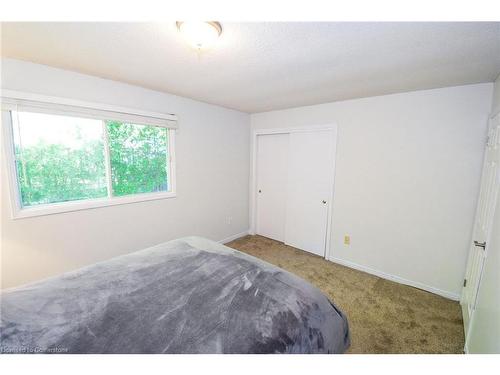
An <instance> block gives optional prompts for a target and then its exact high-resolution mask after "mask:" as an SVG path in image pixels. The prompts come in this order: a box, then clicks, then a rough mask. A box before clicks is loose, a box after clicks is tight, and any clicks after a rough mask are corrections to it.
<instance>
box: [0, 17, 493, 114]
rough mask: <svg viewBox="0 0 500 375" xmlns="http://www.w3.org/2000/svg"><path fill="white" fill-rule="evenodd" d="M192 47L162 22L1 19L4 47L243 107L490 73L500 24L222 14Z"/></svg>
mask: <svg viewBox="0 0 500 375" xmlns="http://www.w3.org/2000/svg"><path fill="white" fill-rule="evenodd" d="M222 26H223V29H224V31H223V34H222V37H221V38H220V40H219V43H218V44H217V45H216V46H215V47H214V48H213V49H212V50H210V51H207V52H204V53H202V54H201V55H198V54H197V52H195V51H194V50H192V49H190V47H189V46H188V45H187V44H186V43H185V42H184V40H183V39H182V38H181V36H180V35H179V34H178V33H177V31H176V29H175V23H174V22H166V23H164V24H159V23H3V24H2V55H3V56H5V57H11V58H16V59H22V60H28V61H33V62H36V63H41V64H46V65H51V66H55V67H60V68H64V69H69V70H74V71H78V72H82V73H87V74H92V75H96V76H99V77H103V78H108V79H113V80H117V81H123V82H127V83H131V84H135V85H139V86H143V87H147V88H151V89H155V90H159V91H164V92H168V93H172V94H177V95H181V96H185V97H189V98H193V99H197V100H201V101H204V102H208V103H213V104H217V105H221V106H224V107H228V108H234V109H237V110H241V111H244V112H250V113H254V112H262V111H268V110H273V109H281V108H289V107H296V106H303V105H310V104H319V103H325V102H331V101H337V100H344V99H351V98H359V97H367V96H374V95H383V94H390V93H396V92H403V91H412V90H420V89H430V88H437V87H445V86H456V85H463V84H471V83H480V82H491V81H494V79H495V78H496V76H497V75H498V74H499V72H500V23H338V22H332V23H224V22H222Z"/></svg>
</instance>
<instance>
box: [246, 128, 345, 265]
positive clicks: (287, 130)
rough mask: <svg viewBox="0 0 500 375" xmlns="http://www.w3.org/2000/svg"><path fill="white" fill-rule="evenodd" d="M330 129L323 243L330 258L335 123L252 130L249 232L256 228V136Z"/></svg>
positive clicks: (326, 254)
mask: <svg viewBox="0 0 500 375" xmlns="http://www.w3.org/2000/svg"><path fill="white" fill-rule="evenodd" d="M324 130H331V131H332V133H333V165H332V170H333V173H332V182H331V196H330V202H331V204H329V205H328V214H327V223H326V244H325V255H324V258H325V259H330V256H331V254H330V241H331V231H332V227H333V205H334V202H335V200H334V191H335V164H336V159H337V124H336V123H330V124H326V125H313V126H303V127H290V128H269V129H255V130H253V131H252V136H251V141H252V145H251V151H252V157H251V158H250V171H251V175H250V186H249V195H250V197H249V198H250V206H249V209H250V210H249V215H250V228H249V230H248V233H249V234H252V235H254V234H255V233H256V228H257V137H258V136H259V135H270V134H290V133H298V132H312V131H324Z"/></svg>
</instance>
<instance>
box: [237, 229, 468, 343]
mask: <svg viewBox="0 0 500 375" xmlns="http://www.w3.org/2000/svg"><path fill="white" fill-rule="evenodd" d="M227 245H228V246H230V247H233V248H235V249H237V250H240V251H243V252H245V253H247V254H250V255H253V256H255V257H258V258H260V259H263V260H265V261H267V262H269V263H272V264H274V265H276V266H278V267H281V268H283V269H285V270H287V271H290V272H292V273H294V274H296V275H298V276H300V277H302V278H303V279H306V280H308V281H309V282H311V283H312V284H314V285H316V286H317V287H318V288H319V289H321V290H322V291H323V292H324V293H325V294H326V295H327V296H328V297H329V298H330V299H331V300H332V301H334V302H335V304H336V305H337V306H339V307H340V308H341V309H342V310H343V311H344V312H345V313H346V315H347V318H348V320H349V325H350V328H351V341H352V344H351V348H350V350H349V353H462V349H463V346H464V331H463V325H462V316H461V310H460V305H459V304H458V302H454V301H450V300H448V299H446V298H443V297H440V296H437V295H434V294H431V293H428V292H425V291H422V290H420V289H416V288H412V287H409V286H405V285H401V284H397V283H394V282H392V281H387V280H384V279H381V278H379V277H376V276H372V275H369V274H367V273H364V272H360V271H356V270H353V269H350V268H347V267H344V266H341V265H338V264H335V263H332V262H329V261H326V260H324V259H323V258H321V257H318V256H315V255H312V254H309V253H306V252H304V251H301V250H298V249H296V248H293V247H290V246H286V245H284V244H283V243H281V242H277V241H274V240H270V239H268V238H265V237H261V236H246V237H243V238H240V239H237V240H235V241H232V242H230V243H229V244H227Z"/></svg>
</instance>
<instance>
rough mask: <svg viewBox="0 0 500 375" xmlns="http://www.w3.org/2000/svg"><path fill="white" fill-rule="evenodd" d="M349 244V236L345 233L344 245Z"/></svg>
mask: <svg viewBox="0 0 500 375" xmlns="http://www.w3.org/2000/svg"><path fill="white" fill-rule="evenodd" d="M350 244H351V236H348V235H347V234H346V235H345V236H344V245H350Z"/></svg>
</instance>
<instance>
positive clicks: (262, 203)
mask: <svg viewBox="0 0 500 375" xmlns="http://www.w3.org/2000/svg"><path fill="white" fill-rule="evenodd" d="M288 143H289V134H271V135H259V136H258V137H257V223H256V232H257V234H260V235H262V236H264V237H268V238H272V239H274V240H277V241H281V242H284V240H285V216H286V191H287V187H286V186H287V182H288V176H287V172H288V162H289V161H288V150H289V148H288Z"/></svg>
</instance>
